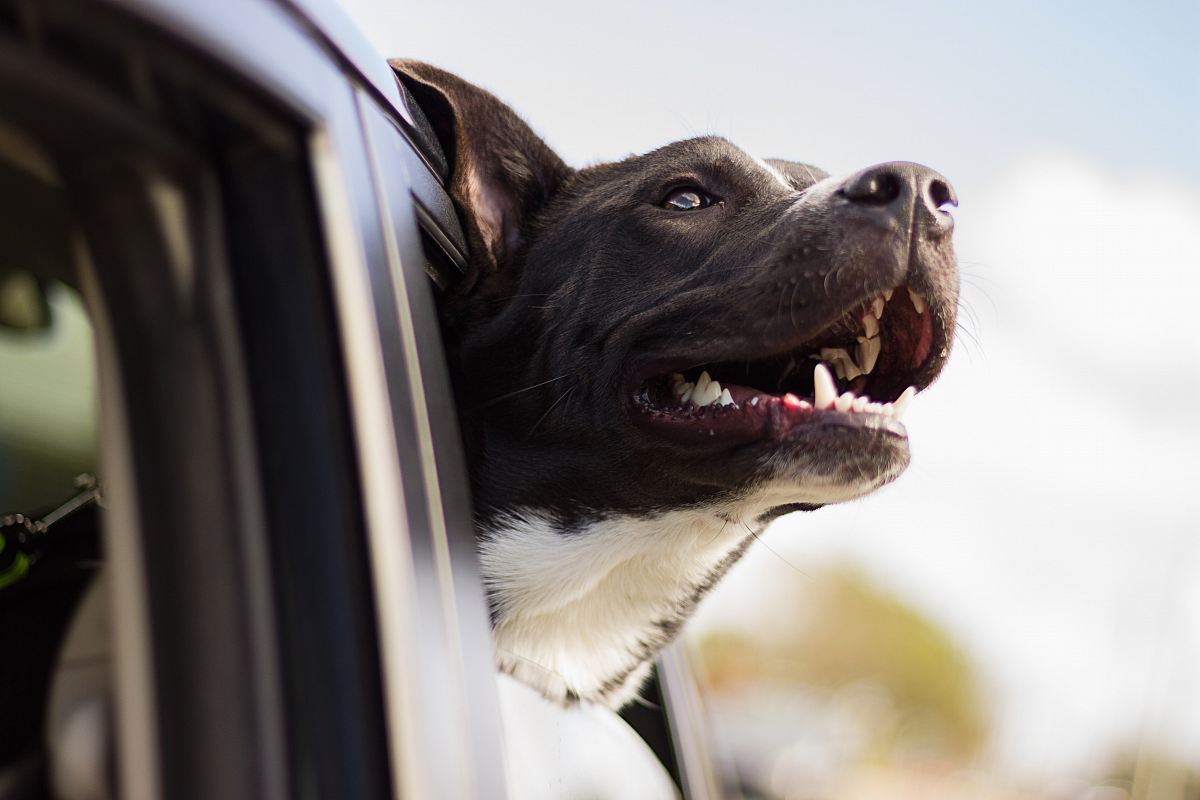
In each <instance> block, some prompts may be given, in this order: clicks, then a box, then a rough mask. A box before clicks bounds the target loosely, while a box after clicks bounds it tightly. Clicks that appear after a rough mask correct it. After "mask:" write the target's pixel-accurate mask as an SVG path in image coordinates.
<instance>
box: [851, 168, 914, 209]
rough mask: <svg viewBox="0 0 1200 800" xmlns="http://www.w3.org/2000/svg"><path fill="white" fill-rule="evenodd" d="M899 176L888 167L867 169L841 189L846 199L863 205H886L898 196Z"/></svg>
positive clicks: (900, 186)
mask: <svg viewBox="0 0 1200 800" xmlns="http://www.w3.org/2000/svg"><path fill="white" fill-rule="evenodd" d="M901 189H902V184H901V181H900V177H899V176H898V175H896V174H895V173H894V172H892V171H891V170H888V169H878V170H867V171H866V172H862V173H860V174H858V175H856V176H855V177H854V178H853V179H852V180H850V182H849V183H847V184H846V186H845V187H844V188H843V189H842V192H843V194H845V196H846V199H848V200H851V201H852V202H855V203H862V204H864V205H878V206H886V205H888V204H889V203H891V202H892V201H893V200H895V199H896V198H897V197H899V196H900V192H901Z"/></svg>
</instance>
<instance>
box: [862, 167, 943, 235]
mask: <svg viewBox="0 0 1200 800" xmlns="http://www.w3.org/2000/svg"><path fill="white" fill-rule="evenodd" d="M841 194H842V196H843V197H845V198H846V199H847V200H849V201H850V202H852V203H854V204H855V205H858V206H862V207H866V208H870V209H874V210H876V211H877V212H878V213H880V214H883V215H885V216H888V217H892V218H897V219H903V218H905V217H907V216H908V214H909V210H910V208H912V207H913V206H915V208H912V211H913V212H915V213H913V224H914V225H920V226H921V227H922V228H923V229H924V230H926V231H927V232H928V233H930V234H932V235H934V236H939V235H944V234H946V233H949V232H950V231H951V230H952V229H953V227H954V218H953V217H951V216H950V214H949V212H947V211H946V210H945V207H946V206H948V205H950V206H957V205H958V196H957V195H956V194H955V193H954V187H953V186H951V185H950V181H948V180H946V179H945V178H944V177H943V176H942V175H941V174H940V173H938V172H936V171H934V170H932V169H930V168H929V167H926V166H922V165H921V164H913V163H912V162H909V161H890V162H888V163H886V164H876V165H875V166H873V167H867V168H866V169H864V170H862V171H861V172H857V173H855V174H854V175H851V176H850V177H849V178H847V179H846V182H845V183H843V184H842V189H841Z"/></svg>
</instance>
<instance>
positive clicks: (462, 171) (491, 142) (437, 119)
mask: <svg viewBox="0 0 1200 800" xmlns="http://www.w3.org/2000/svg"><path fill="white" fill-rule="evenodd" d="M388 63H389V64H391V66H392V69H394V70H396V71H397V72H398V73H400V76H401V78H402V80H403V81H404V84H405V86H406V87H407V88H408V89H409V91H410V92H412V94H413V96H414V97H415V98H416V100H417V103H418V105H420V107H421V110H422V111H423V112H424V113H425V116H426V117H428V118H429V122H430V125H431V126H432V127H433V130H434V133H435V134H436V135H437V137H438V140H439V142H440V143H441V145H442V149H443V150H445V151H446V157H447V159H448V160H449V163H450V185H449V189H450V196H451V197H453V198H454V201H455V202H456V203H457V204H458V207H459V209H460V210H461V211H462V213H463V216H464V219H463V222H464V224H465V227H466V233H467V236H468V238H469V240H470V246H471V248H472V262H473V266H477V267H481V268H483V269H485V270H492V271H495V270H503V269H504V268H505V267H506V266H508V264H509V263H510V261H511V259H512V258H513V256H514V255H515V254H516V252H517V250H518V249H519V248H520V246H521V243H522V234H523V233H524V231H525V229H526V225H527V224H528V222H529V220H530V219H531V217H532V216H533V215H534V214H536V213H537V212H538V210H539V209H541V208H542V207H543V206H544V205H545V204H546V203H547V202H548V201H549V200H550V197H551V196H552V195H553V194H554V192H555V190H556V189H557V188H558V186H559V184H561V183H562V181H563V179H564V178H566V177H567V175H569V174H570V172H571V170H570V168H569V167H567V165H566V164H564V163H563V161H562V159H560V158H559V157H558V156H557V155H556V154H555V153H554V151H553V150H551V149H550V148H549V147H548V146H547V145H546V143H545V142H543V141H542V140H541V139H540V138H538V136H537V134H535V133H534V132H533V131H532V130H530V128H529V126H528V125H526V124H525V123H524V122H523V121H522V120H521V118H520V117H518V116H517V115H516V114H515V113H514V112H513V110H512V109H511V108H509V107H508V106H506V105H504V103H502V102H500V101H499V100H497V99H496V98H495V97H494V96H493V95H491V94H490V93H488V92H486V91H484V90H483V89H480V88H479V87H478V86H475V85H474V84H471V83H467V82H466V81H464V80H463V79H462V78H459V77H458V76H457V75H452V74H450V73H449V72H446V71H444V70H441V69H438V68H437V67H433V66H430V65H429V64H424V63H422V62H419V61H405V60H402V59H393V60H392V61H389V62H388ZM479 277H480V276H478V275H474V276H468V279H469V280H470V281H471V282H472V283H473V282H474V281H475V280H478V278H479Z"/></svg>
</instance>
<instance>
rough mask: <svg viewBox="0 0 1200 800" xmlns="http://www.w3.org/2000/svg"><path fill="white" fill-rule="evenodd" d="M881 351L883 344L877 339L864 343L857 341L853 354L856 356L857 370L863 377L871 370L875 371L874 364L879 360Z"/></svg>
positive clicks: (860, 340)
mask: <svg viewBox="0 0 1200 800" xmlns="http://www.w3.org/2000/svg"><path fill="white" fill-rule="evenodd" d="M882 349H883V342H882V341H881V340H880V339H879V338H874V339H867V340H866V341H863V340H862V339H859V342H858V347H856V348H855V351H856V352H855V354H856V355H857V356H858V363H859V369H861V370H862V371H863V374H864V375H870V374H871V370H873V369H875V362H877V361H878V360H879V351H880V350H882Z"/></svg>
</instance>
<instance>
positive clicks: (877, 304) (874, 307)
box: [871, 296, 887, 319]
mask: <svg viewBox="0 0 1200 800" xmlns="http://www.w3.org/2000/svg"><path fill="white" fill-rule="evenodd" d="M886 304H887V300H884V299H883V297H882V296H880V297H876V298H875V299H874V300H872V301H871V313H872V314H874V315H875V319H880V318H882V317H883V307H884V305H886Z"/></svg>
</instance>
